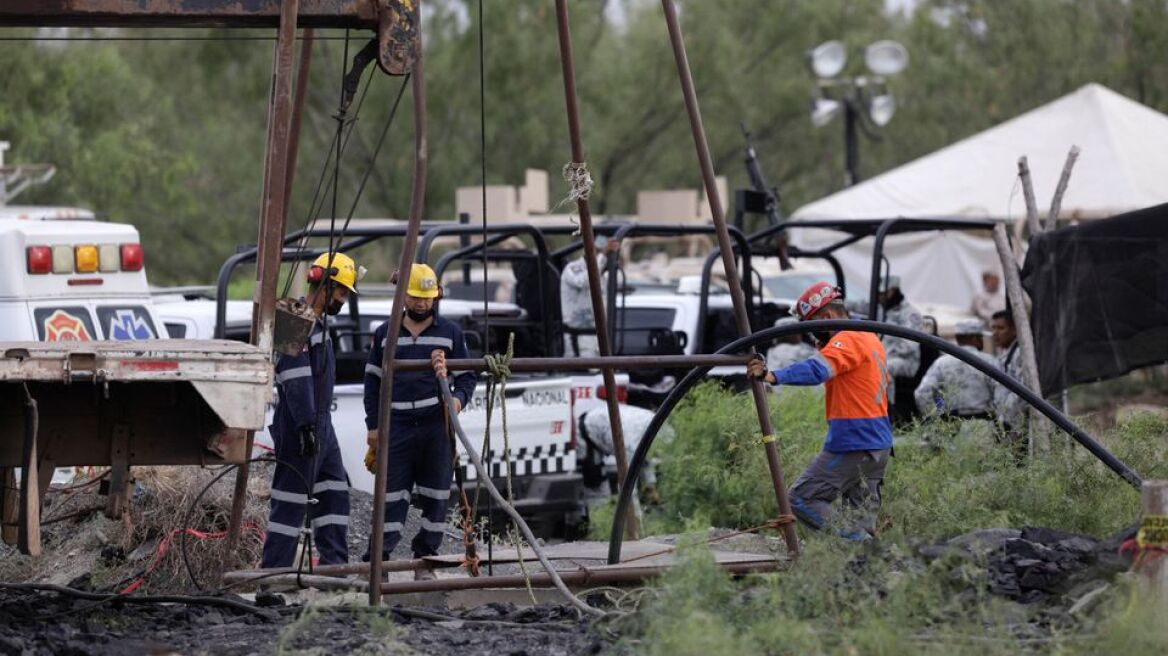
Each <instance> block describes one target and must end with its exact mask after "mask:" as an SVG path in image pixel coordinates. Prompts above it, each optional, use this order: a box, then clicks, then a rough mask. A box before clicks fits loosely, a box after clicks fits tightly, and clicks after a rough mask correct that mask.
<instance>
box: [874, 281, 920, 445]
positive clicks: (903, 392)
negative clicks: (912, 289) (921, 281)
mask: <svg viewBox="0 0 1168 656" xmlns="http://www.w3.org/2000/svg"><path fill="white" fill-rule="evenodd" d="M877 300H878V301H879V302H880V307H881V310H882V312H881V313H880V314H878V315H877V316H880V317H881V319H882V320H883V321H885V322H887V323H891V324H894V325H897V326H903V327H905V328H912V329H913V330H922V329H923V328H924V323H923V322H922V320H921V313H920V311H918V310H917V309H916V308H915V307H913V305H912V303H909V302H908V300H907V299H905V297H904V293H903V292H902V291H901V289H900V276H888V278H887V280H886V282H885V287H884V289H883V290H882V291H881V292H880V295H879V296H878V297H877ZM880 341H882V342H883V343H884V353H885V355H886V357H887V358H888V374H889V375H890V376H892V386H891V387H890V388H889V390H888V393H889V396H888V398H889V400H890V403H889V406H891V407H890V408H889V416H890V417H891V418H892V422H893V423H894V424H900V423H903V422H906V421H911V420H912V418H913V415H914V409H915V408H914V404H913V381H912V379H913V378H914V377H915V376H916V375H917V370H918V369H920V367H921V345H920V344H918V343H917V342H914V341H912V340H911V339H903V338H900V337H892V336H891V335H885V336H884V337H883V338H881V340H880Z"/></svg>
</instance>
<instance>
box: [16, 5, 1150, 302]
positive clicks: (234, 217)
mask: <svg viewBox="0 0 1168 656" xmlns="http://www.w3.org/2000/svg"><path fill="white" fill-rule="evenodd" d="M484 4H485V6H486V15H485V16H484V17H482V19H481V25H482V34H483V37H484V50H485V53H486V57H485V61H483V62H482V63H483V67H482V72H483V76H484V78H483V79H484V81H485V90H486V93H485V115H484V116H482V117H480V111H479V108H480V104H479V103H480V95H479V94H480V87H479V75H480V59H479V26H480V17H479V15H478V7H479V3H478V2H475V1H474V0H431V1H429V2H427V3H426V5H425V12H426V22H425V56H426V78H427V88H428V99H427V100H428V105H429V116H428V119H429V127H430V134H429V145H430V168H429V182H428V193H427V204H426V205H427V216H428V217H430V218H432V219H435V220H439V219H447V218H453V211H454V209H453V203H454V189H455V187H457V186H461V185H473V184H477V183H478V182H479V181H480V177H481V173H480V166H481V162H480V153H481V143H483V142H484V141H485V145H486V153H485V164H486V177H487V180H486V181H487V183H488V184H517V183H520V182H521V181H522V176H523V170H524V169H526V168H529V167H534V168H543V169H547V170H548V171H550V172H552V173H553V175H555V174H556V173H557V172H558V171H559V170H560V168H561V167H562V165H563V164H564V162H566V161H567V160H568V158H569V156H570V149H569V144H568V135H567V122H566V118H565V110H564V99H563V88H562V80H561V76H560V64H559V55H558V47H557V40H556V30H555V12H554V5H553V3H552V2H551V1H550V0H488V1H486V2H485V3H484ZM617 5H619V6H617ZM679 5H680V7H681V17H682V21H683V26H684V30H685V36H686V43H687V47H688V53H689V59H690V63H691V66H692V67H693V73H694V77H695V81H696V85H697V90H698V94H699V99H700V101H701V106H702V114H703V117H704V120H705V126H706V130H707V133H708V136H709V141H710V145H711V148H712V150H713V155H714V158H715V165H716V168H717V169H718V173H719V174H721V175H726V176H728V177H729V178H730V184H731V188H736V187H740V186H745V185H746V184H747V183H748V179H747V177H746V172H745V169H744V168H743V166H742V162H741V159H742V147H743V142H742V136H741V133H740V130H739V124H740V122H746V123H747V124H749V125H750V126H751V128H752V130H753V132H754V135H755V139H756V146H757V148H758V151H759V155H760V158H761V160H762V164H763V166H764V170H765V173H766V174H767V176H768V177H769V178H770V179H771V181H772V182H774V183H777V184H778V185H779V186H780V189H781V190H782V192H783V205H784V209H786V210H788V211H789V210H792V209H794V208H795V207H797V206H799V205H801V204H803V203H804V202H807V201H810V200H814V199H815V198H818V197H820V196H822V195H825V194H828V193H831V192H833V191H836V190H838V189H839V188H840V187H841V186H842V184H843V176H844V172H843V166H844V162H843V160H844V149H843V128H842V124H841V123H840V122H838V121H837V122H835V123H832V124H830V125H828V126H827V127H825V128H821V129H815V128H813V127H812V125H811V122H810V120H809V112H808V108H809V103H810V99H811V96H812V93H813V90H814V81H813V79H812V78H811V76H810V75H809V74H808V73H807V72H806V70H805V67H804V59H803V53H804V52H805V51H806V50H807V49H809V48H811V47H813V46H815V45H816V44H818V43H820V42H822V41H825V40H828V39H839V40H842V41H843V42H844V43H845V44H847V45H848V47H849V52H850V54H851V60H852V61H850V62H849V70H851V71H853V72H856V73H858V72H860V70H861V68H862V63H861V62H860V59H861V57H860V56H859V52H860V49H861V48H862V47H863V46H864V45H866V44H868V43H871V42H872V41H875V40H877V39H881V38H893V39H896V40H898V41H900V42H902V43H903V44H905V45H906V46H907V48H908V49H909V52H910V56H911V61H910V64H909V66H908V68H907V69H906V70H905V72H904V73H903V74H901V75H899V76H897V77H896V78H895V79H894V80H892V82H891V88H892V90H893V93H894V94H895V96H896V99H897V103H898V111H897V115H896V116H895V118H894V119H893V120H892V121H891V123H889V124H888V125H887V126H886V127H885V128H883V129H882V130H881V131H880V140H879V141H872V140H867V139H863V140H862V142H861V144H860V152H861V169H862V172H863V174H864V176H865V177H870V176H872V175H874V174H876V173H879V172H880V171H883V170H886V169H888V168H891V167H893V166H896V165H898V164H901V163H903V162H905V161H908V160H910V159H913V158H915V157H918V156H920V155H923V154H925V153H928V152H930V151H932V150H935V149H937V148H939V147H942V146H944V145H946V144H948V143H951V142H953V141H955V140H957V139H960V138H963V137H965V136H968V135H970V134H973V133H975V132H977V131H980V130H982V129H985V128H987V127H989V126H991V125H994V124H995V123H998V122H1000V121H1002V120H1004V119H1007V118H1009V117H1011V116H1014V115H1016V114H1018V113H1020V112H1022V111H1025V110H1028V109H1031V108H1033V107H1036V106H1038V105H1040V104H1042V103H1045V102H1048V101H1050V100H1052V99H1054V98H1056V97H1058V96H1060V95H1063V94H1065V93H1068V92H1070V91H1072V90H1074V89H1076V88H1078V87H1079V86H1081V85H1083V84H1085V83H1087V82H1099V83H1102V84H1104V85H1107V86H1109V87H1111V88H1113V89H1115V90H1117V91H1119V92H1120V93H1123V94H1126V95H1129V96H1131V97H1133V98H1135V99H1136V100H1138V101H1140V102H1143V103H1145V104H1148V105H1150V106H1152V107H1154V108H1156V109H1160V110H1168V35H1166V34H1164V31H1163V30H1162V29H1161V26H1163V25H1164V24H1165V18H1166V14H1168V4H1166V3H1165V2H1164V1H1163V0H1130V1H1127V2H1120V1H1119V0H1018V1H1016V2H1009V3H1004V2H995V1H993V0H922V1H920V2H916V3H911V8H910V9H909V10H907V11H905V12H899V11H889V10H888V9H887V8H886V6H885V3H884V2H879V1H877V0H815V1H812V0H805V1H802V0H801V1H796V0H790V1H783V2H768V3H759V2H755V1H753V0H726V1H723V2H698V1H696V0H681V1H680V2H679ZM614 8H617V9H620V11H611V10H612V9H614ZM571 10H572V28H573V40H574V46H575V55H576V71H577V81H578V87H579V95H580V103H581V127H582V131H583V140H584V146H585V151H586V153H587V156H588V163H589V168H590V169H591V171H592V174H593V177H594V178H595V179H596V181H597V187H596V191H595V192H594V194H593V199H594V204H593V205H594V211H596V212H597V213H598V214H604V213H614V214H620V213H631V212H633V211H634V210H635V207H634V204H635V196H636V192H637V191H638V190H640V189H661V188H677V187H696V186H698V185H699V181H700V177H699V175H698V169H697V165H696V161H695V158H694V155H693V145H692V141H691V139H690V135H689V129H688V125H687V123H686V118H685V112H684V107H683V105H682V99H681V92H680V87H679V85H678V83H677V77H676V71H675V69H674V66H673V61H672V55H671V53H670V50H669V44H668V39H667V35H666V31H665V26H664V21H663V19H662V16H661V9H660V6H659V4H658V3H657V2H653V1H649V0H608V1H607V2H588V3H585V2H574V3H571ZM614 17H618V18H614ZM36 34H38V33H37V32H35V31H32V30H28V29H19V30H17V29H4V30H0V37H7V38H13V37H31V36H34V35H36ZM68 34H69V35H71V36H86V35H91V34H99V35H102V36H106V37H108V36H111V35H116V36H127V37H133V36H136V35H141V34H144V33H143V32H141V31H134V30H118V31H110V30H101V31H99V32H89V31H85V30H70V31H69V32H68ZM149 34H150V35H151V36H158V35H160V34H161V35H173V36H175V37H179V38H181V37H190V36H199V37H210V38H208V39H206V40H174V41H154V40H151V41H129V40H127V41H108V40H102V41H72V42H61V41H20V40H6V41H0V53H2V55H3V57H4V61H5V63H6V66H5V67H4V68H3V69H0V87H2V88H3V89H4V90H5V91H4V94H3V96H2V97H0V139H5V140H8V141H11V142H12V149H11V150H10V151H9V153H8V160H9V162H10V163H20V162H51V163H54V164H56V165H57V167H58V174H57V177H56V178H55V179H54V180H53V181H52V182H51V183H49V184H48V185H46V186H43V187H40V188H37V189H35V190H33V191H30V192H27V193H26V194H25V195H23V196H22V197H21V198H20V199H19V201H18V202H21V203H44V204H54V205H66V204H69V205H80V206H85V207H89V208H91V209H94V210H95V211H97V212H98V213H99V215H100V216H102V217H103V218H106V219H109V220H113V221H123V222H128V223H133V224H135V225H137V226H138V227H139V229H140V230H141V232H142V238H143V241H144V242H145V243H146V246H147V252H148V253H149V254H151V255H152V257H151V259H150V262H149V270H150V273H151V278H152V279H153V280H154V281H155V282H160V283H199V282H206V281H209V280H210V279H211V278H212V277H213V275H214V273H215V271H216V270H217V268H218V266H219V264H220V263H221V262H222V261H223V259H225V258H226V257H227V256H228V255H229V254H230V253H232V252H233V251H234V249H235V246H236V245H237V244H241V243H251V242H254V240H255V235H256V226H257V220H258V216H259V199H260V192H261V184H262V177H263V157H264V153H263V149H264V142H265V130H266V119H267V116H266V105H267V99H268V95H269V93H270V83H271V61H272V48H273V42H272V41H270V40H240V39H238V38H237V37H240V36H253V37H254V36H271V32H261V31H256V30H244V31H240V30H230V31H228V30H186V31H176V30H167V31H162V32H158V31H153V32H149ZM317 34H318V37H321V40H319V41H318V42H317V44H316V48H315V49H314V54H313V63H312V66H313V68H312V77H311V82H310V88H309V95H308V105H307V108H306V116H305V124H304V130H303V136H302V140H301V148H300V157H299V164H298V167H297V174H296V176H297V177H296V181H295V189H294V195H293V203H292V206H291V209H290V213H289V219H288V224H289V229H294V228H295V227H296V226H299V225H301V224H302V223H303V222H304V221H305V219H306V218H307V215H308V213H309V205H310V201H311V199H312V197H313V192H314V190H315V189H316V186H317V182H318V179H319V178H320V176H321V171H322V168H323V164H324V162H325V160H326V158H327V157H328V154H329V151H330V148H331V146H332V140H333V135H334V132H335V130H336V123H335V120H334V118H333V115H334V113H335V112H336V106H337V102H338V96H339V86H340V76H341V72H342V66H343V57H344V53H345V49H346V45H345V41H344V36H345V34H344V32H343V31H318V33H317ZM219 37H223V38H219ZM233 37H234V38H233ZM352 37H353V38H352V40H351V42H350V43H349V45H348V53H349V56H350V57H351V56H352V54H354V53H355V52H356V49H358V48H359V47H360V46H361V45H363V40H364V39H366V38H367V37H368V35H359V36H358V35H352ZM400 84H401V81H400V79H396V78H388V77H386V76H384V75H383V74H381V73H380V72H379V71H377V72H374V73H373V74H372V77H371V80H370V82H369V91H368V96H367V97H366V98H365V101H364V103H363V105H362V107H361V111H360V114H359V116H358V120H357V124H356V126H355V128H354V132H353V139H352V141H351V142H350V144H349V146H348V149H347V151H346V153H345V155H344V158H343V160H342V163H341V169H340V174H339V180H340V184H339V191H338V210H339V212H341V213H342V214H344V213H345V212H347V209H348V207H349V205H350V203H351V202H352V200H353V197H354V194H355V193H356V189H357V186H358V183H359V181H360V178H361V176H362V174H363V173H364V171H365V169H366V164H367V162H368V160H369V158H370V157H371V155H372V154H373V152H374V149H375V144H376V142H377V138H378V135H379V134H380V132H381V130H382V127H383V125H384V121H385V120H386V117H387V115H388V114H389V111H390V107H391V106H392V104H393V99H394V97H395V96H396V94H397V92H398V89H399V85H400ZM363 85H364V83H363ZM410 112H411V108H410V103H409V90H408V89H407V90H406V98H405V100H404V101H403V102H402V106H401V109H400V110H399V112H398V115H397V117H396V119H395V123H394V126H393V128H392V129H391V131H390V133H389V138H388V140H387V144H386V146H385V147H384V148H383V149H382V150H381V151H380V153H379V154H378V157H377V160H376V162H375V166H374V168H373V171H372V174H371V176H370V181H369V184H368V186H367V188H366V189H365V193H364V194H363V196H362V198H361V201H360V203H359V204H358V208H357V215H358V216H365V217H385V216H393V217H403V216H405V215H406V213H407V210H408V205H409V193H410V186H411V176H412V168H413V153H412V143H413V135H412V117H411V116H410ZM481 118H485V124H486V131H485V135H484V134H482V133H481V131H480V120H481ZM1068 145H1069V144H1068ZM1020 154H1021V153H1020ZM562 191H564V189H563V187H562V186H560V184H559V183H558V180H553V186H552V190H551V195H552V196H553V197H556V196H558V195H559V194H560V193H561V192H562ZM330 213H331V197H330V198H329V199H328V202H325V203H324V210H323V211H322V212H321V213H320V215H321V216H328V215H329V214H330ZM160 254H164V255H160Z"/></svg>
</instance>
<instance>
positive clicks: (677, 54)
mask: <svg viewBox="0 0 1168 656" xmlns="http://www.w3.org/2000/svg"><path fill="white" fill-rule="evenodd" d="M661 6H662V8H663V9H664V10H665V25H666V28H667V29H668V31H669V42H670V44H671V45H672V46H673V58H674V61H675V62H676V64H677V75H678V78H680V81H681V92H682V96H683V97H684V98H685V109H686V113H687V114H688V115H689V125H690V131H691V132H692V133H693V140H694V147H695V148H696V149H697V155H698V164H699V165H700V167H701V170H702V181H703V183H704V184H705V187H706V199H707V201H708V202H709V204H710V214H711V215H712V216H713V219H714V228H715V230H716V231H717V234H718V247H719V249H721V252H722V265H723V268H724V269H725V270H726V282H727V283H728V284H729V286H730V298H731V299H732V300H733V302H734V319H735V322H736V323H737V324H738V334H739V336H741V337H746V336H747V335H750V334H751V332H752V330H751V327H750V317H749V316H747V314H746V301H745V299H744V297H743V294H742V282H741V281H740V280H739V279H738V267H737V265H736V263H735V262H734V249H733V245H732V244H731V243H730V231H729V229H728V228H727V227H726V215H725V214H724V213H723V211H722V199H721V198H719V197H718V185H717V181H716V178H715V174H714V162H713V160H712V159H711V158H710V146H709V144H708V143H706V130H705V128H704V127H703V126H702V112H701V109H700V108H699V107H698V97H697V93H696V92H695V91H694V84H693V74H692V73H691V72H690V68H689V58H688V57H687V56H686V53H685V41H684V39H683V37H682V34H681V23H680V22H679V21H678V19H677V7H676V6H675V5H674V3H673V0H661ZM750 391H751V393H752V395H753V396H754V407H755V411H756V412H757V414H758V425H759V429H760V430H761V431H762V442H763V446H764V448H765V450H766V459H767V467H768V468H769V469H770V473H771V484H772V485H773V486H774V489H775V499H776V501H777V502H778V506H779V513H780V514H782V515H786V516H789V515H791V502H790V500H789V499H788V498H787V487H786V484H785V483H784V482H783V467H782V465H781V464H780V462H779V451H778V449H777V448H776V447H775V430H774V427H773V426H772V425H771V417H770V412H769V411H768V410H767V391H766V388H765V387H764V384H763V382H762V381H760V380H755V381H753V382H752V384H751V389H750ZM782 530H783V539H784V540H785V541H786V543H787V550H788V551H789V552H790V553H791V554H792V555H798V554H799V537H798V536H797V535H796V534H795V524H794V523H793V522H790V523H786V524H783V529H782Z"/></svg>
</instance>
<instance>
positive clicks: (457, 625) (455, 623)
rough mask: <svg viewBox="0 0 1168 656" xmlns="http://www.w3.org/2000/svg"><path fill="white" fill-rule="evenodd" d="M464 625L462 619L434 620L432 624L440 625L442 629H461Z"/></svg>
mask: <svg viewBox="0 0 1168 656" xmlns="http://www.w3.org/2000/svg"><path fill="white" fill-rule="evenodd" d="M465 625H466V622H464V621H462V620H449V621H445V622H434V626H440V627H442V628H444V629H461V628H462V627H463V626H465Z"/></svg>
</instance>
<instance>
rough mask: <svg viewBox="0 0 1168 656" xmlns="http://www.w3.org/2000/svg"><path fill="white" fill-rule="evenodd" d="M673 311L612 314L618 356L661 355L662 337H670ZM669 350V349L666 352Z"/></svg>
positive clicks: (626, 310) (624, 310)
mask: <svg viewBox="0 0 1168 656" xmlns="http://www.w3.org/2000/svg"><path fill="white" fill-rule="evenodd" d="M676 315H677V310H673V309H669V308H620V307H618V308H617V310H616V318H615V319H614V321H615V323H616V345H615V350H616V352H617V353H618V354H619V355H665V353H662V352H661V348H663V347H666V346H667V345H666V344H664V343H663V340H662V336H663V335H669V336H672V335H673V318H674V317H675V316H676ZM669 350H671V351H672V350H673V349H669Z"/></svg>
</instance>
